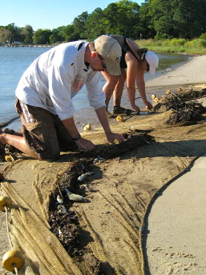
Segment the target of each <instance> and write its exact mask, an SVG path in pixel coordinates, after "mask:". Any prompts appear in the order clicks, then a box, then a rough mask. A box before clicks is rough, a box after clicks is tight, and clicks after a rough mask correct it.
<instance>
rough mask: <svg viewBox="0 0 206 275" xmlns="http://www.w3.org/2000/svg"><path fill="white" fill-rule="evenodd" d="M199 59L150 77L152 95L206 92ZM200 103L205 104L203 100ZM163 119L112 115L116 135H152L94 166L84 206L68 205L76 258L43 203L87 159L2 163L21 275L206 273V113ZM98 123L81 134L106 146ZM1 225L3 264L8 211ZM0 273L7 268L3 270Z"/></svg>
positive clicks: (205, 72)
mask: <svg viewBox="0 0 206 275" xmlns="http://www.w3.org/2000/svg"><path fill="white" fill-rule="evenodd" d="M205 64H206V55H202V56H194V57H191V58H189V60H188V62H186V63H183V65H181V66H174V67H172V69H171V70H169V71H167V72H162V75H161V76H159V77H157V78H154V79H152V80H150V81H148V82H146V87H147V94H148V99H150V96H151V94H153V93H155V94H158V92H161V93H162V91H163V90H165V91H166V90H168V89H171V91H176V90H177V88H178V87H184V88H185V87H188V89H192V88H194V87H203V88H204V87H205V85H204V84H206V67H205ZM199 101H200V102H202V104H203V106H204V107H206V100H205V98H203V99H199ZM124 103H125V104H128V101H127V100H126V99H125V101H124ZM125 107H129V105H128V106H125ZM142 111H145V110H142ZM142 114H144V113H142ZM167 118H168V112H162V113H160V112H159V113H154V114H151V115H140V116H134V117H132V118H130V119H127V120H125V122H124V123H119V122H117V121H116V120H115V119H113V120H111V121H110V122H111V125H112V129H113V130H114V131H116V132H119V133H126V132H128V131H129V129H139V130H141V131H148V132H149V137H148V138H150V136H151V137H152V138H151V140H150V142H146V143H145V144H144V145H142V146H140V147H138V148H134V149H133V150H129V151H127V152H126V153H125V154H123V155H122V156H120V157H114V158H111V159H106V160H105V161H98V162H97V163H95V164H94V163H93V165H94V166H95V167H93V168H92V169H93V170H92V171H94V173H93V174H92V175H91V176H90V177H89V179H88V181H87V182H86V183H85V185H86V186H87V190H86V193H85V196H86V198H87V199H88V201H89V203H83V204H81V203H74V204H72V206H71V208H70V210H71V211H73V212H74V213H76V215H77V217H78V226H79V227H80V228H79V227H77V229H78V230H79V231H80V233H81V234H79V237H78V242H76V245H77V247H78V252H79V251H80V252H81V253H80V252H79V253H78V255H77V254H75V255H73V256H70V255H68V254H67V253H65V250H64V249H63V248H62V246H61V244H60V243H59V241H58V240H57V238H56V237H55V236H54V235H53V234H52V233H51V231H50V226H49V224H48V220H49V211H48V210H49V199H50V195H51V194H52V192H54V190H55V189H56V188H57V183H56V181H57V179H58V178H60V177H61V176H62V175H64V177H65V171H67V169H68V167H73V166H74V162H78V161H82V162H87V161H88V160H89V159H91V156H89V157H88V156H87V157H85V156H84V155H80V156H79V155H78V154H75V153H69V154H63V155H62V157H61V160H60V161H58V162H56V163H47V162H45V161H42V162H39V161H36V160H31V159H28V158H26V157H25V158H23V159H21V160H18V161H15V162H14V163H11V164H8V163H0V169H1V170H4V169H5V165H6V166H7V168H6V169H5V170H4V176H5V181H3V182H2V183H1V189H0V190H1V194H3V195H7V196H11V197H12V201H13V204H14V205H15V207H13V208H12V209H11V211H10V213H9V230H10V234H11V238H12V243H13V247H14V248H16V249H18V250H21V251H22V252H23V254H24V255H25V258H26V264H25V267H24V268H23V269H22V270H21V271H19V274H46V275H47V274H48V275H53V274H54V275H58V274H59V275H62V274H75V275H77V274H83V275H87V274H94V275H95V274H97V275H98V274H107V275H109V274H111V275H114V274H115V275H116V274H120V275H143V274H146V275H150V274H151V275H161V274H162V275H165V274H168V275H169V274H178V275H179V274H192V275H193V274H194V275H195V274H198V275H203V274H205V273H206V260H205V258H204V255H205V253H206V251H205V247H206V246H205V242H206V238H205V237H204V236H205V226H206V222H205V219H204V217H205V209H206V207H205V206H206V205H205V198H204V194H205V186H204V183H205V179H206V176H205V171H204V169H205V167H206V158H205V154H206V142H205V135H206V121H205V115H204V121H201V123H197V124H192V125H187V126H181V125H177V126H167V125H165V121H166V119H167ZM98 127H99V125H98V124H95V123H94V126H93V129H92V131H89V132H85V133H83V135H84V136H85V137H88V138H89V139H91V140H92V141H93V142H94V143H95V144H97V145H99V144H101V146H105V144H106V140H105V138H104V135H103V133H102V130H101V129H100V128H98ZM153 140H155V141H153ZM101 146H100V147H101ZM98 148H99V147H98ZM90 164H91V160H90ZM88 166H89V164H88ZM68 174H69V173H68ZM0 221H1V223H0V240H1V248H0V260H2V258H3V255H4V253H5V252H7V251H8V250H10V249H11V248H10V246H9V242H8V237H7V232H6V224H5V213H0ZM11 221H12V222H11ZM78 230H76V231H77V232H78ZM40 232H41V233H40ZM79 244H81V249H80V246H79ZM98 272H102V273H98ZM0 274H3V275H6V274H10V273H9V272H7V271H5V269H3V268H1V267H0Z"/></svg>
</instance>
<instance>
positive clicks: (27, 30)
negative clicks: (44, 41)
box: [20, 25, 34, 44]
mask: <svg viewBox="0 0 206 275" xmlns="http://www.w3.org/2000/svg"><path fill="white" fill-rule="evenodd" d="M20 34H21V36H22V38H21V41H22V42H23V43H24V44H32V43H33V35H34V30H33V28H32V26H30V25H26V26H25V27H24V28H22V29H21V32H20Z"/></svg>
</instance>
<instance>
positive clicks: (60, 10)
mask: <svg viewBox="0 0 206 275" xmlns="http://www.w3.org/2000/svg"><path fill="white" fill-rule="evenodd" d="M71 2H72V3H71ZM97 2H99V3H98V4H97ZM115 2H119V1H111V0H101V1H95V0H27V1H26V0H0V9H1V13H0V26H6V25H8V24H10V23H15V25H16V26H17V27H25V25H31V26H32V27H33V29H34V31H36V30H37V29H50V30H52V29H55V28H58V27H60V26H66V25H69V24H71V23H72V21H73V19H74V18H75V17H77V16H78V15H80V14H82V13H83V12H85V11H87V12H88V13H92V12H93V11H94V10H95V9H96V8H98V7H99V8H101V9H105V8H106V7H107V6H108V5H109V4H111V3H115ZM133 2H137V3H138V4H139V5H141V3H144V0H142V1H141V0H139V1H133Z"/></svg>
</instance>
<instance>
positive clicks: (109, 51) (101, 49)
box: [94, 35, 122, 75]
mask: <svg viewBox="0 0 206 275" xmlns="http://www.w3.org/2000/svg"><path fill="white" fill-rule="evenodd" d="M94 45H95V50H96V51H97V53H98V54H99V55H100V56H101V57H102V58H103V59H104V61H105V63H106V67H107V71H108V72H109V73H110V74H111V75H120V74H121V70H120V64H119V63H120V59H121V56H122V49H121V47H120V45H119V43H118V42H117V41H116V40H115V39H114V38H112V37H110V36H108V35H101V36H99V37H98V38H97V39H96V40H95V41H94Z"/></svg>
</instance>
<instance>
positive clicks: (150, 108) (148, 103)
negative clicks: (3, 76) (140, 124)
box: [145, 101, 153, 110]
mask: <svg viewBox="0 0 206 275" xmlns="http://www.w3.org/2000/svg"><path fill="white" fill-rule="evenodd" d="M145 105H146V108H147V109H148V110H152V109H153V106H152V104H151V103H150V102H149V101H146V102H145Z"/></svg>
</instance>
